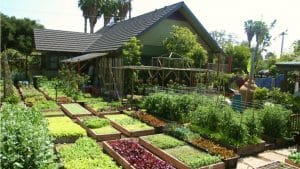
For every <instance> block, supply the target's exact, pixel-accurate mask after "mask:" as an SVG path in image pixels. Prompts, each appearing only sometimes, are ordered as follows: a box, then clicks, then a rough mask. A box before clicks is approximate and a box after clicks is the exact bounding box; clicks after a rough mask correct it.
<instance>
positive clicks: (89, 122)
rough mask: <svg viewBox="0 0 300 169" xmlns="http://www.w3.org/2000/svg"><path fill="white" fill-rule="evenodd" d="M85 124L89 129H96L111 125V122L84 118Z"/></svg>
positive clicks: (95, 118)
mask: <svg viewBox="0 0 300 169" xmlns="http://www.w3.org/2000/svg"><path fill="white" fill-rule="evenodd" d="M83 124H84V125H86V126H87V127H88V128H91V129H96V128H101V127H105V126H108V125H110V122H109V120H107V119H103V118H99V117H84V119H83Z"/></svg>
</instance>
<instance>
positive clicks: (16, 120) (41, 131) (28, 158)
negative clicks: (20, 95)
mask: <svg viewBox="0 0 300 169" xmlns="http://www.w3.org/2000/svg"><path fill="white" fill-rule="evenodd" d="M0 121H1V123H0V126H1V134H0V140H1V144H0V160H1V167H0V168H12V169H15V168H49V169H53V168H57V165H56V164H55V163H54V160H55V158H56V157H55V155H54V152H53V144H52V143H51V141H52V139H51V137H50V134H49V132H48V129H47V122H46V121H45V120H44V118H43V116H42V114H41V113H40V112H37V111H34V110H30V109H26V108H24V107H23V106H17V105H9V104H5V105H3V107H2V108H1V112H0Z"/></svg>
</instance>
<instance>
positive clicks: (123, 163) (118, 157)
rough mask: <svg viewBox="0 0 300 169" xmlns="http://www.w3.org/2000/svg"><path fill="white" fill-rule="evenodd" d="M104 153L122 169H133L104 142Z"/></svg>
mask: <svg viewBox="0 0 300 169" xmlns="http://www.w3.org/2000/svg"><path fill="white" fill-rule="evenodd" d="M102 146H103V149H104V151H106V152H107V153H108V154H109V155H110V156H111V157H112V158H113V159H114V160H116V162H117V163H118V164H120V165H121V166H122V167H123V168H124V169H135V167H134V166H132V165H131V164H130V163H129V162H128V161H127V160H126V159H125V158H123V157H122V156H121V155H120V154H119V153H117V152H116V151H115V150H114V149H113V148H112V147H111V146H110V145H109V144H108V143H107V142H106V141H104V142H103V143H102Z"/></svg>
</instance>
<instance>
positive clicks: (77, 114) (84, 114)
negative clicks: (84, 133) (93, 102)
mask: <svg viewBox="0 0 300 169" xmlns="http://www.w3.org/2000/svg"><path fill="white" fill-rule="evenodd" d="M79 106H80V105H79ZM61 108H62V110H63V111H64V112H65V113H66V114H67V115H68V116H69V117H71V118H73V119H74V118H75V117H77V116H90V115H92V113H91V112H89V111H87V112H88V113H86V112H83V113H72V112H70V111H69V110H68V109H67V108H66V107H65V106H64V104H61Z"/></svg>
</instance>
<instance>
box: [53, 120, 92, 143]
mask: <svg viewBox="0 0 300 169" xmlns="http://www.w3.org/2000/svg"><path fill="white" fill-rule="evenodd" d="M47 120H48V129H49V131H50V135H52V136H53V137H55V138H60V137H82V136H86V132H85V130H84V129H83V128H81V127H80V126H79V125H78V124H76V123H74V122H73V121H72V120H71V119H70V118H69V117H48V118H47Z"/></svg>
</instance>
